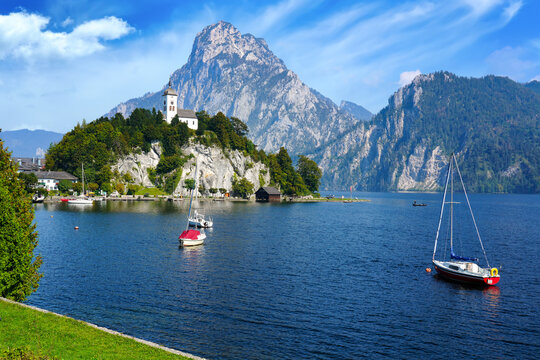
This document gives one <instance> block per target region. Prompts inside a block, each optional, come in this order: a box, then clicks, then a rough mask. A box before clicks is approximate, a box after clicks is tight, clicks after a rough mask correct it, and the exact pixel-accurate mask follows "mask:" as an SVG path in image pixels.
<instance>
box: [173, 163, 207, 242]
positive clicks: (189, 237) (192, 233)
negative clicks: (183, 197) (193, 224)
mask: <svg viewBox="0 0 540 360" xmlns="http://www.w3.org/2000/svg"><path fill="white" fill-rule="evenodd" d="M197 172H198V163H197V164H196V165H195V178H197ZM195 183H197V181H195ZM194 190H195V189H192V190H191V198H190V200H189V212H188V218H187V225H186V230H184V231H183V232H182V234H180V236H179V237H178V241H180V245H181V246H184V247H185V246H197V245H202V244H204V239H206V234H205V233H203V232H200V231H199V230H194V229H190V228H189V225H190V218H191V206H192V204H193V192H194Z"/></svg>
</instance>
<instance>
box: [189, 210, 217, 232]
mask: <svg viewBox="0 0 540 360" xmlns="http://www.w3.org/2000/svg"><path fill="white" fill-rule="evenodd" d="M189 225H190V226H196V227H199V228H211V227H212V226H213V225H214V222H213V221H212V219H211V218H208V219H205V217H204V215H203V214H201V213H199V212H197V210H195V215H193V216H192V217H190V218H189Z"/></svg>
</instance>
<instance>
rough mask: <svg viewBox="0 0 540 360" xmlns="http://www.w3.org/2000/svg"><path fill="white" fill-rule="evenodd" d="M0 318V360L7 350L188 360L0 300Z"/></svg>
mask: <svg viewBox="0 0 540 360" xmlns="http://www.w3.org/2000/svg"><path fill="white" fill-rule="evenodd" d="M0 318H1V319H0V358H6V357H4V356H5V351H6V350H7V349H8V348H24V349H27V350H29V352H30V353H31V354H33V355H35V356H46V357H47V358H57V359H177V360H178V359H189V358H187V357H183V356H180V355H176V354H172V353H169V352H167V351H165V350H161V349H158V348H154V347H151V346H147V345H144V344H141V343H139V342H136V341H135V340H132V339H128V338H124V337H122V336H119V335H113V334H109V333H107V332H105V331H102V330H99V329H96V328H93V327H91V326H89V325H86V324H85V323H83V322H81V321H77V320H74V319H70V318H65V317H60V316H57V315H54V314H50V313H42V312H40V311H37V310H34V309H29V308H26V307H23V306H20V305H17V304H12V303H8V302H6V301H2V300H0ZM3 355H4V356H3ZM17 358H20V357H17ZM30 358H32V357H30ZM10 359H11V357H10ZM24 359H27V357H24Z"/></svg>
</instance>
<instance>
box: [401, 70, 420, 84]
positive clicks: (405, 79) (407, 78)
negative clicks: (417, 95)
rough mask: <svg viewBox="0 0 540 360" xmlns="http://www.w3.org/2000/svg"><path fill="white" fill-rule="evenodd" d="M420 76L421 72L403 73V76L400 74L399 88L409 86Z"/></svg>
mask: <svg viewBox="0 0 540 360" xmlns="http://www.w3.org/2000/svg"><path fill="white" fill-rule="evenodd" d="M420 74H421V72H420V70H414V71H404V72H402V73H401V74H399V86H405V85H409V84H410V83H412V81H413V80H414V78H415V77H417V76H418V75H420Z"/></svg>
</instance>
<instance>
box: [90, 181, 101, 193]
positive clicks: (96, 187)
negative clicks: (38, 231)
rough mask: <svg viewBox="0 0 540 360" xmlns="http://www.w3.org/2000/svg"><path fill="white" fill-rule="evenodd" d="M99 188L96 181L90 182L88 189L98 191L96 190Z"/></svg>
mask: <svg viewBox="0 0 540 360" xmlns="http://www.w3.org/2000/svg"><path fill="white" fill-rule="evenodd" d="M97 189H99V185H98V184H96V183H90V184H88V190H90V191H91V192H96V190H97Z"/></svg>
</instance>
